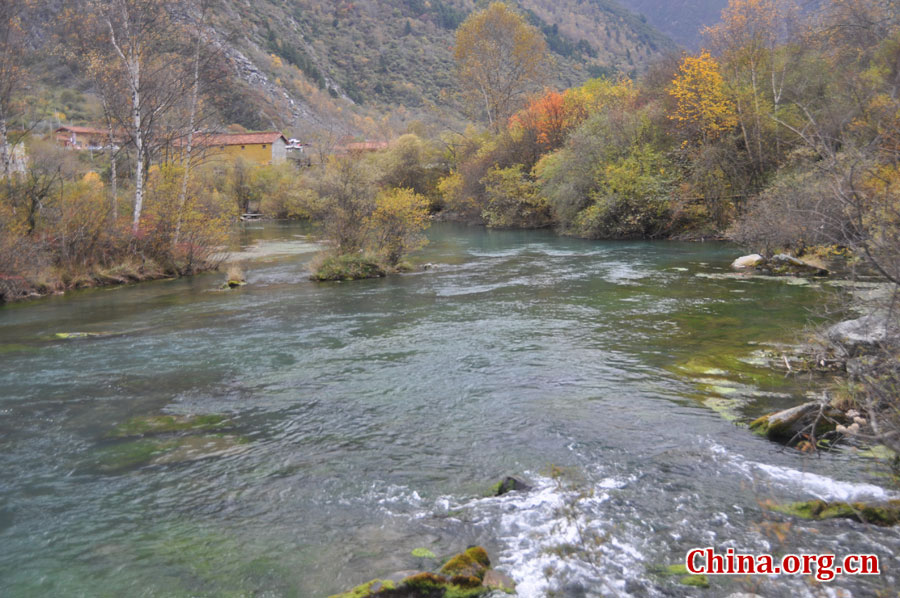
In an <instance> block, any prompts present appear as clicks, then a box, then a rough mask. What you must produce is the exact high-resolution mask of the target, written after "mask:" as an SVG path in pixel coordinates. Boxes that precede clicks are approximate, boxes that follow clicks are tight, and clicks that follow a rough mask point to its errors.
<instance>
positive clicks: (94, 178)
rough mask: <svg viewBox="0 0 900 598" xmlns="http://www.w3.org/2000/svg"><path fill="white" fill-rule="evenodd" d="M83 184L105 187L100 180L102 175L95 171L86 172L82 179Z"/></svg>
mask: <svg viewBox="0 0 900 598" xmlns="http://www.w3.org/2000/svg"><path fill="white" fill-rule="evenodd" d="M81 182H82V183H85V184H88V185H99V186H101V187H102V186H103V181H101V180H100V175H99V174H97V173H96V172H94V171H93V170H92V171H90V172H86V173H85V174H84V176H83V177H81Z"/></svg>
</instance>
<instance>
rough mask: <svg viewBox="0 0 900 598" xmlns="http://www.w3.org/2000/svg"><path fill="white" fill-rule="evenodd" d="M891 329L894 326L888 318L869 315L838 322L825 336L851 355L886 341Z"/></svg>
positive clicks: (881, 315) (882, 315) (880, 315)
mask: <svg viewBox="0 0 900 598" xmlns="http://www.w3.org/2000/svg"><path fill="white" fill-rule="evenodd" d="M892 328H896V324H895V323H893V322H892V321H891V320H890V319H889V318H888V316H886V315H884V314H869V315H867V316H863V317H861V318H856V319H855V320H845V321H843V322H838V323H837V324H835V325H834V326H832V327H831V328H829V329H828V330H827V331H826V333H825V336H826V337H827V338H828V340H830V341H831V342H832V343H835V344H837V345H840V346H841V347H843V348H844V349H845V350H847V351H848V352H849V353H851V354H852V353H859V352H860V351H861V350H864V349H866V348H869V347H872V346H875V345H877V344H879V343H883V342H885V341H887V340H888V339H889V338H890V332H891V329H892Z"/></svg>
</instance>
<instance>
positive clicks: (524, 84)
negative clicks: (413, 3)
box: [454, 2, 547, 129]
mask: <svg viewBox="0 0 900 598" xmlns="http://www.w3.org/2000/svg"><path fill="white" fill-rule="evenodd" d="M454 58H455V59H456V64H457V67H458V69H459V77H460V83H461V84H462V86H463V87H464V88H465V90H466V91H467V92H468V93H469V95H470V99H471V101H472V104H473V106H479V110H483V111H484V112H485V113H486V115H487V119H488V121H489V122H490V124H491V125H492V126H493V127H494V128H495V129H497V128H499V127H500V126H501V125H504V124H505V123H506V119H507V117H508V116H509V115H510V114H512V112H513V111H514V110H515V108H516V104H517V103H518V101H519V100H520V99H521V96H522V95H523V94H524V93H526V92H527V91H528V90H529V88H530V87H532V86H533V85H534V84H535V83H536V82H537V81H539V80H540V79H542V78H543V76H544V75H545V66H546V61H547V42H546V41H545V40H544V36H543V35H542V34H541V32H540V31H538V30H537V29H536V28H535V27H533V26H532V25H529V24H528V23H526V22H525V20H524V19H523V18H522V17H521V16H520V15H519V14H517V13H515V12H514V11H513V10H511V9H510V8H509V6H507V5H506V4H505V3H503V2H494V3H492V4H491V5H490V6H489V7H488V8H487V9H485V10H482V11H479V12H476V13H474V14H472V15H471V16H470V17H469V18H468V19H466V20H465V22H463V24H462V25H460V27H459V29H458V30H457V31H456V47H455V49H454Z"/></svg>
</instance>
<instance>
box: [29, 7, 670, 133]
mask: <svg viewBox="0 0 900 598" xmlns="http://www.w3.org/2000/svg"><path fill="white" fill-rule="evenodd" d="M480 4H482V3H481V2H479V3H476V2H475V1H473V0H401V1H396V0H354V1H353V2H350V1H349V0H337V1H331V0H327V1H326V0H286V1H285V0H257V1H251V0H219V2H218V3H217V4H216V5H215V8H214V10H213V11H211V13H210V16H209V18H208V22H209V35H208V37H209V39H210V40H211V41H212V42H213V43H214V44H215V45H217V46H218V47H219V48H220V50H221V51H222V53H223V54H224V55H225V56H226V57H227V59H228V63H229V64H230V67H229V68H230V70H231V72H232V77H231V80H230V82H229V83H228V84H227V85H223V86H222V87H221V89H220V90H218V91H217V92H216V94H215V98H214V100H213V102H212V104H214V105H215V107H216V108H217V109H218V111H219V113H220V114H219V117H218V120H220V121H221V122H222V123H223V124H227V123H237V124H240V125H242V126H244V127H247V128H250V129H268V128H272V127H275V128H279V129H283V130H285V131H286V132H288V133H292V134H295V135H296V136H299V137H305V136H308V135H309V134H311V133H310V132H314V133H316V134H322V133H325V134H334V135H346V134H354V135H365V136H380V135H382V134H383V135H388V134H389V131H396V130H402V129H405V128H406V126H407V125H408V124H409V123H411V122H413V121H422V122H425V123H440V124H444V125H447V124H450V125H459V124H461V123H462V122H463V118H464V114H463V109H462V108H463V107H462V104H461V100H460V98H459V95H458V90H457V81H456V78H455V66H454V63H453V58H452V51H453V44H454V36H455V31H456V28H457V27H458V25H459V24H460V23H461V22H462V21H463V20H464V19H465V18H466V17H467V16H468V15H469V14H470V13H471V12H472V11H473V10H475V9H476V6H477V5H480ZM517 4H518V6H519V8H520V10H522V12H523V13H524V14H525V16H526V17H527V18H528V19H529V20H530V21H531V22H532V23H533V24H534V25H535V26H537V27H538V28H540V29H541V30H542V31H543V32H544V35H545V37H546V38H547V42H548V45H549V47H550V49H551V51H552V53H553V57H554V59H555V62H556V67H555V68H554V69H553V72H554V76H555V80H551V81H548V84H549V85H550V86H555V87H559V88H565V87H570V86H573V85H578V84H580V83H582V82H583V81H585V80H586V79H588V78H590V77H593V76H597V75H600V74H610V73H614V72H624V73H628V74H633V73H636V72H639V71H641V70H642V69H643V68H644V67H645V66H646V65H647V64H648V63H649V61H650V60H652V58H653V57H654V56H657V55H659V54H660V53H661V52H663V51H665V50H666V49H668V48H671V47H673V44H672V42H671V41H670V40H669V39H668V38H666V37H665V36H663V35H662V34H661V33H659V32H658V31H656V30H655V29H653V28H652V27H651V26H650V25H648V24H647V23H646V22H645V21H644V20H643V19H641V18H640V17H638V16H637V15H635V14H633V13H631V12H629V11H627V10H625V9H624V8H623V7H622V6H621V5H619V4H617V3H616V2H615V1H614V0H521V1H519V2H518V3H517ZM60 6H61V5H60V4H59V3H53V2H50V3H48V4H47V5H45V8H44V9H43V10H42V11H41V15H40V19H39V20H38V22H36V23H34V24H33V29H34V31H35V32H36V34H35V39H41V38H42V39H44V40H46V39H51V38H52V35H49V34H47V35H41V33H40V30H41V28H44V27H46V24H47V23H51V22H53V18H52V17H53V14H52V13H54V12H57V11H58V10H59V9H60V8H59V7H60ZM51 62H52V60H51ZM39 70H40V72H41V73H42V79H43V83H44V84H45V85H46V86H47V88H48V90H49V95H51V96H55V97H54V98H53V99H52V100H51V104H53V105H54V107H55V109H56V110H58V111H59V112H63V113H64V114H65V115H66V116H67V118H68V119H69V120H72V121H88V120H90V119H91V110H90V109H89V107H90V104H91V101H90V94H89V91H90V90H89V89H88V88H87V86H86V85H84V84H79V81H78V78H77V76H72V74H71V73H67V72H66V71H65V69H63V68H57V65H50V66H46V67H44V66H42V68H41V69H39ZM72 88H74V89H78V90H80V91H82V92H85V93H87V96H88V97H87V100H86V104H87V107H85V105H84V104H85V102H72V101H71V100H72V98H71V94H72V92H71V91H69V92H68V93H66V92H64V91H63V90H64V89H70V90H71V89H72ZM63 95H65V96H66V97H62V96H63Z"/></svg>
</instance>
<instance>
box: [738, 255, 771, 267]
mask: <svg viewBox="0 0 900 598" xmlns="http://www.w3.org/2000/svg"><path fill="white" fill-rule="evenodd" d="M765 261H766V258H764V257H763V256H761V255H759V254H758V253H751V254H750V255H745V256H743V257H739V258H738V259H736V260H734V261H733V262H731V267H732V268H734V269H735V270H744V269H746V268H755V267H757V266H759V265H760V264H762V263H764V262H765Z"/></svg>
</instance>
